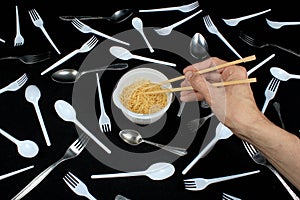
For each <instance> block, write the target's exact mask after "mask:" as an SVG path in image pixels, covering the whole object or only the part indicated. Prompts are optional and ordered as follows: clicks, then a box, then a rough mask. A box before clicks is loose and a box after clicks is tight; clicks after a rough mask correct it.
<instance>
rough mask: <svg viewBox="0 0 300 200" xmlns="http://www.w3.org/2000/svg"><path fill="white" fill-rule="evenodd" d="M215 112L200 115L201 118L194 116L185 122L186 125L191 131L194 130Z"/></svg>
mask: <svg viewBox="0 0 300 200" xmlns="http://www.w3.org/2000/svg"><path fill="white" fill-rule="evenodd" d="M214 115H215V114H214V113H210V114H209V115H206V116H204V117H201V118H196V119H193V120H191V121H189V122H188V123H187V127H188V128H189V129H190V130H191V131H192V132H196V131H197V130H198V129H200V128H201V127H202V126H203V124H204V123H205V122H206V121H207V120H208V119H209V118H211V117H212V116H214Z"/></svg>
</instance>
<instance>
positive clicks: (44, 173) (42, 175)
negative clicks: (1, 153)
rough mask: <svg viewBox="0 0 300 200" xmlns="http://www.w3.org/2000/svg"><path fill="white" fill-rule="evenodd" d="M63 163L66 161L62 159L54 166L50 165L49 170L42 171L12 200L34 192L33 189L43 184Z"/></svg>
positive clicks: (17, 199)
mask: <svg viewBox="0 0 300 200" xmlns="http://www.w3.org/2000/svg"><path fill="white" fill-rule="evenodd" d="M62 161H64V159H62V158H61V159H59V160H58V161H56V162H55V163H53V164H52V165H50V166H49V167H48V168H47V169H45V170H44V171H42V172H41V173H40V174H39V175H37V176H36V177H35V178H34V179H33V180H32V181H31V182H30V183H28V184H27V185H26V186H25V187H24V188H23V189H22V190H21V191H20V192H19V193H18V194H17V195H16V196H14V197H13V198H12V200H19V199H22V198H23V197H24V196H25V195H26V194H28V193H29V192H30V191H31V190H33V188H35V187H36V186H37V185H38V184H39V183H40V182H42V180H44V179H45V178H46V176H48V174H50V172H51V171H52V170H53V169H54V168H55V167H56V166H57V165H58V164H59V163H61V162H62Z"/></svg>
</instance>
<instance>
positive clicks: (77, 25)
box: [71, 18, 129, 45]
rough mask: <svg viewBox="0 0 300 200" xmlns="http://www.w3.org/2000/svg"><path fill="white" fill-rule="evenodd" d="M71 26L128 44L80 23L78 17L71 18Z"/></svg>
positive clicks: (83, 31)
mask: <svg viewBox="0 0 300 200" xmlns="http://www.w3.org/2000/svg"><path fill="white" fill-rule="evenodd" d="M71 23H72V24H73V26H74V27H75V28H76V29H77V30H79V31H80V32H82V33H93V34H95V35H99V36H100V37H104V38H106V39H109V40H112V41H115V42H118V43H121V44H124V45H129V43H128V42H124V41H122V40H119V39H116V38H114V37H111V36H109V35H106V34H104V33H101V32H99V31H96V30H95V29H92V28H91V27H89V26H88V25H86V24H84V23H82V22H81V21H79V20H78V19H76V18H75V19H73V20H72V22H71Z"/></svg>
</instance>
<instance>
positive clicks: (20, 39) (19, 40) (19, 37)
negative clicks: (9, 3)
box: [14, 6, 24, 46]
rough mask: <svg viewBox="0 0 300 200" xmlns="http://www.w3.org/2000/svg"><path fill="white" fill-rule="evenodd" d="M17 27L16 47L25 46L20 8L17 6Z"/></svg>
mask: <svg viewBox="0 0 300 200" xmlns="http://www.w3.org/2000/svg"><path fill="white" fill-rule="evenodd" d="M16 26H17V33H16V37H15V41H14V46H21V45H23V44H24V38H23V36H22V35H21V33H20V22H19V12H18V6H16Z"/></svg>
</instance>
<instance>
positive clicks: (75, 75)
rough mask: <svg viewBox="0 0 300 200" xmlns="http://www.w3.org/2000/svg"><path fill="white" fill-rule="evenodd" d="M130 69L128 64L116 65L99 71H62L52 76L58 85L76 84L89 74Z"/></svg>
mask: <svg viewBox="0 0 300 200" xmlns="http://www.w3.org/2000/svg"><path fill="white" fill-rule="evenodd" d="M126 68H128V64H127V63H116V64H111V65H108V66H107V67H102V68H98V69H91V70H86V71H82V72H78V71H77V70H76V69H61V70H58V71H56V72H54V73H53V74H52V76H51V78H52V80H53V81H55V82H58V83H75V82H77V81H78V80H79V78H80V77H81V76H83V75H84V74H87V73H93V72H98V71H105V70H122V69H126Z"/></svg>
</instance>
